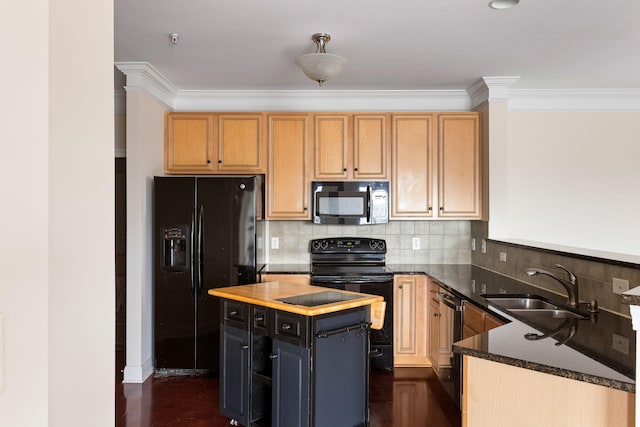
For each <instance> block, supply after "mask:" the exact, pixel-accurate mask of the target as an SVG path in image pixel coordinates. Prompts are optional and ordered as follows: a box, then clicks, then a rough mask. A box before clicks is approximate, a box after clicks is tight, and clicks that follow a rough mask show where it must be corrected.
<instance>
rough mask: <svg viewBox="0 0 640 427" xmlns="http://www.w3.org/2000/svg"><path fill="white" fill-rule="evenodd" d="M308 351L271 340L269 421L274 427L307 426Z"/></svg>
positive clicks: (309, 373) (308, 419) (308, 418)
mask: <svg viewBox="0 0 640 427" xmlns="http://www.w3.org/2000/svg"><path fill="white" fill-rule="evenodd" d="M309 352H310V350H309V349H307V348H303V347H299V346H296V345H293V344H290V343H288V342H284V341H280V340H273V356H272V357H273V367H272V372H273V384H272V390H271V393H272V397H271V404H272V407H271V411H272V413H271V420H272V425H273V426H274V427H306V426H308V425H309V423H310V419H311V417H310V406H309V397H310V396H309V378H310V376H311V368H310V357H309Z"/></svg>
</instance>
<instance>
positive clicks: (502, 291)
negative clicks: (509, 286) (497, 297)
mask: <svg viewBox="0 0 640 427" xmlns="http://www.w3.org/2000/svg"><path fill="white" fill-rule="evenodd" d="M498 293H501V294H506V293H507V290H506V289H504V288H500V290H499V291H498Z"/></svg>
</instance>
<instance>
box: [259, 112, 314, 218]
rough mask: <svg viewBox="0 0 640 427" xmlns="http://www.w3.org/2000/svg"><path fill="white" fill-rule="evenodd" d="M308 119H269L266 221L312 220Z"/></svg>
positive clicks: (287, 117)
mask: <svg viewBox="0 0 640 427" xmlns="http://www.w3.org/2000/svg"><path fill="white" fill-rule="evenodd" d="M308 121H309V118H308V116H307V115H290V114H289V115H284V114H283V115H280V114H275V115H270V116H269V118H268V123H269V124H268V132H269V134H268V135H269V136H268V140H269V144H268V146H269V172H268V174H267V219H310V218H311V216H310V213H311V210H310V209H309V206H308V204H309V192H310V188H309V187H310V185H311V184H310V182H309V167H310V162H309V159H310V155H309V145H308V136H309V123H308Z"/></svg>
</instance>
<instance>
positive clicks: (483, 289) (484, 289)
mask: <svg viewBox="0 0 640 427" xmlns="http://www.w3.org/2000/svg"><path fill="white" fill-rule="evenodd" d="M482 293H483V294H486V293H487V284H486V283H483V284H482Z"/></svg>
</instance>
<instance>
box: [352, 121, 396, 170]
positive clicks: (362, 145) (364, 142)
mask: <svg viewBox="0 0 640 427" xmlns="http://www.w3.org/2000/svg"><path fill="white" fill-rule="evenodd" d="M388 122H389V120H388V115H387V114H354V115H353V178H354V179H362V180H364V179H388V172H387V171H388V162H389V135H388V132H389V125H388Z"/></svg>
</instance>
